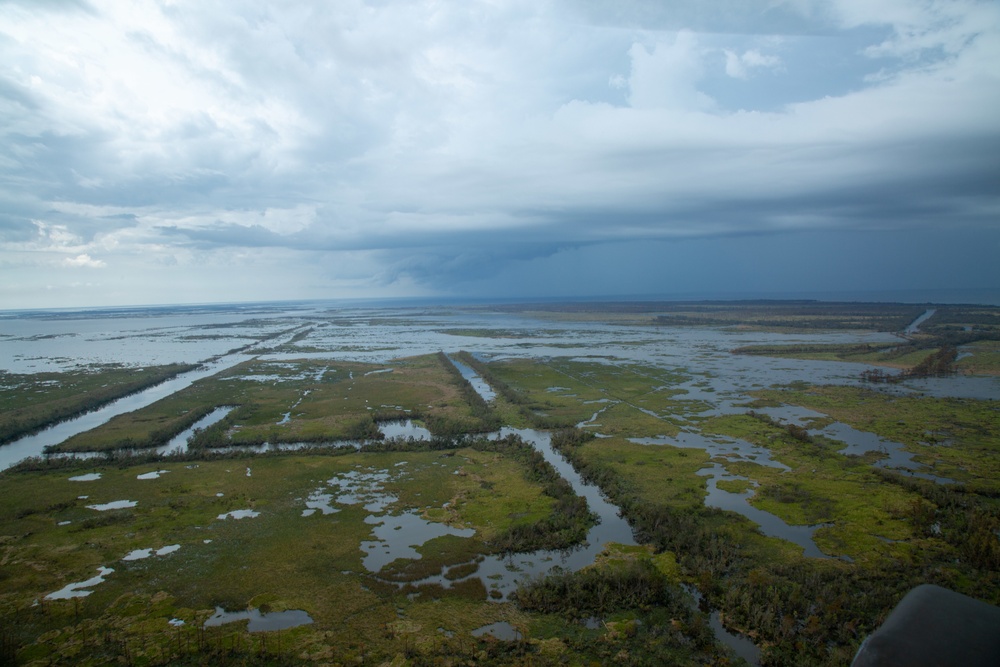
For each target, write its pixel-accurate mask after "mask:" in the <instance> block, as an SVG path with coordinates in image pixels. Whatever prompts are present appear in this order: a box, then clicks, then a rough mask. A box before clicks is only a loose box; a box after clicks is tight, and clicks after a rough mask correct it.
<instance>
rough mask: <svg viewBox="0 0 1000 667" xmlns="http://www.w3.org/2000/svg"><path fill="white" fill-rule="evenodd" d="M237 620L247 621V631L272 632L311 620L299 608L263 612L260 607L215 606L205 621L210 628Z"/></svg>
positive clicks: (305, 623) (294, 626) (306, 623)
mask: <svg viewBox="0 0 1000 667" xmlns="http://www.w3.org/2000/svg"><path fill="white" fill-rule="evenodd" d="M237 621H248V623H247V631H248V632H273V631H275V630H287V629H288V628H296V627H298V626H300V625H308V624H309V623H312V622H313V620H312V618H311V617H310V616H309V614H307V613H306V612H304V611H302V610H301V609H289V610H288V611H272V612H267V613H263V612H261V611H260V609H248V610H247V611H225V610H224V609H223V608H222V607H216V608H215V613H214V614H212V615H211V616H210V617H209V618H208V620H207V621H205V626H204V627H206V628H211V627H215V626H219V625H225V624H227V623H236V622H237Z"/></svg>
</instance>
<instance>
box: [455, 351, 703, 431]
mask: <svg viewBox="0 0 1000 667" xmlns="http://www.w3.org/2000/svg"><path fill="white" fill-rule="evenodd" d="M458 356H459V359H460V360H461V361H462V363H465V364H468V365H469V366H471V367H472V368H474V369H475V370H476V372H477V373H479V375H480V377H482V378H483V379H485V380H486V381H487V382H489V383H490V386H492V387H493V389H494V391H496V392H497V393H498V394H499V395H500V396H501V397H502V398H503V399H504V400H505V401H506V402H507V403H508V404H510V405H511V406H514V407H515V408H516V409H517V411H519V412H520V415H521V417H522V418H523V419H524V420H525V421H526V422H527V423H529V424H531V425H532V426H534V427H536V428H566V427H569V426H575V425H577V424H581V427H582V428H586V429H597V430H599V431H600V432H601V433H603V434H605V435H619V434H620V435H628V436H631V437H643V436H656V435H676V434H677V433H678V431H679V428H678V424H677V422H678V421H679V420H678V419H677V418H676V417H675V416H674V415H675V414H676V413H683V412H686V410H687V407H688V406H689V405H690V403H691V401H683V400H677V399H674V398H673V396H674V395H675V394H676V393H677V392H676V390H671V389H670V388H669V385H671V384H675V383H679V382H683V381H684V380H685V379H687V377H686V376H684V375H681V374H680V373H678V372H671V371H667V370H664V369H657V368H647V367H639V366H635V365H629V364H613V363H601V362H596V361H594V362H586V361H576V360H570V359H550V360H548V361H545V362H539V361H533V360H527V359H513V360H510V361H504V362H498V363H492V364H488V365H487V364H483V363H480V362H479V361H477V360H476V359H475V357H473V356H472V355H470V354H468V353H460V354H459V355H458ZM595 414H596V415H597V417H596V421H594V422H592V423H591V419H592V418H594V417H595Z"/></svg>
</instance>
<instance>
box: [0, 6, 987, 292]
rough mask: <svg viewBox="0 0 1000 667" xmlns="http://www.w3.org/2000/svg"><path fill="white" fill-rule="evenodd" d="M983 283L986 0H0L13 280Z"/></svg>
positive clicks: (89, 287) (769, 287) (3, 203)
mask: <svg viewBox="0 0 1000 667" xmlns="http://www.w3.org/2000/svg"><path fill="white" fill-rule="evenodd" d="M966 288H993V289H997V288H1000V3H998V2H996V0H983V1H975V0H912V1H910V0H671V1H670V2H664V1H663V0H438V1H431V0H428V1H419V0H398V1H397V0H369V1H367V2H364V1H361V0H336V1H335V2H331V1H329V0H323V1H320V0H297V1H296V2H265V1H263V0H258V1H253V0H248V1H241V2H235V3H234V2H225V3H222V2H217V3H215V2H213V3H206V2H198V1H195V0H190V1H188V0H176V1H173V0H161V1H160V2H152V1H147V0H115V1H109V0H77V1H70V0H63V1H60V0H0V308H26V307H63V306H101V305H124V304H150V303H196V302H218V301H233V300H235V301H247V300H271V299H309V298H345V297H382V296H463V297H466V296H482V297H503V296H510V297H521V296H524V297H529V296H530V297H538V296H574V295H616V294H660V295H670V294H691V293H699V294H713V293H718V294H727V295H732V294H743V293H745V294H748V295H749V294H761V293H788V292H802V291H813V292H830V291H848V290H854V291H857V290H869V289H870V290H883V291H884V290H899V289H919V290H925V289H966Z"/></svg>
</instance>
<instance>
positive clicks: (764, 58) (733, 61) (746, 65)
mask: <svg viewBox="0 0 1000 667" xmlns="http://www.w3.org/2000/svg"><path fill="white" fill-rule="evenodd" d="M723 53H725V55H726V74H728V75H729V76H731V77H733V78H734V79H746V78H747V77H748V76H749V70H751V69H755V68H769V69H773V68H776V67H779V66H780V65H781V58H779V57H778V56H771V55H764V54H762V53H761V52H760V51H758V50H757V49H750V50H749V51H744V52H743V55H739V54H737V53H736V52H735V51H730V50H729V49H725V50H724V51H723Z"/></svg>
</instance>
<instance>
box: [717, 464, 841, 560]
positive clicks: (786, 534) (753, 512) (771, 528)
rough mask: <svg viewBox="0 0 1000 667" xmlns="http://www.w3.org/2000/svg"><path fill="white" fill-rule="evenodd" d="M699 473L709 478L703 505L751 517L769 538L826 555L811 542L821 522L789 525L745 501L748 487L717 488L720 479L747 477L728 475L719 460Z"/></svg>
mask: <svg viewBox="0 0 1000 667" xmlns="http://www.w3.org/2000/svg"><path fill="white" fill-rule="evenodd" d="M698 474H699V475H703V476H706V477H708V480H707V481H708V495H707V496H706V497H705V505H707V506H708V507H717V508H719V509H721V510H728V511H730V512H736V513H737V514H741V515H743V516H745V517H746V518H748V519H750V520H751V521H753V522H754V523H756V524H757V525H758V526H759V527H760V532H762V533H764V534H765V535H767V536H768V537H779V538H781V539H783V540H788V541H789V542H792V543H793V544H797V545H799V546H800V547H802V549H803V555H805V556H809V557H812V558H829V556H827V555H826V554H825V553H823V552H822V551H820V548H819V547H817V546H816V543H815V542H813V537H812V536H813V533H815V532H816V530H817V529H819V528H822V527H823V526H822V525H817V526H792V525H789V524H787V523H785V522H784V521H783V520H782V519H781V518H780V517H778V516H775V515H774V514H771V513H770V512H765V511H764V510H762V509H758V508H756V507H754V506H753V505H751V504H750V503H749V502H748V501H749V499H750V498H751V497H752V496H753V494H754V490H753V489H748V490H747V491H744V492H743V493H732V492H730V491H724V490H722V489H720V488H719V487H718V482H719V480H720V479H724V480H734V479H746V478H745V477H739V476H737V475H730V474H729V473H727V472H726V469H725V468H723V467H722V466H721V465H720V464H718V463H713V464H712V467H711V468H703V469H701V470H699V471H698Z"/></svg>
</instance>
